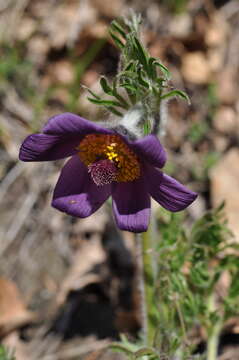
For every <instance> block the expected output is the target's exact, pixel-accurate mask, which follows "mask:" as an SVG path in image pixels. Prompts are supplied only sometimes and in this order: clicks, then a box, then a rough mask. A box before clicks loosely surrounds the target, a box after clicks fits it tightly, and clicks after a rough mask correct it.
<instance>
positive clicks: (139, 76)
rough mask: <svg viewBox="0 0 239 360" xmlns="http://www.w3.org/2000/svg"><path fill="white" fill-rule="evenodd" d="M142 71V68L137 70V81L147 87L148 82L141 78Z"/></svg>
mask: <svg viewBox="0 0 239 360" xmlns="http://www.w3.org/2000/svg"><path fill="white" fill-rule="evenodd" d="M143 73H144V71H143V70H142V69H140V70H139V72H138V81H139V83H140V84H141V85H142V86H144V87H146V88H147V89H148V88H149V83H148V82H147V81H146V80H145V79H144V78H143Z"/></svg>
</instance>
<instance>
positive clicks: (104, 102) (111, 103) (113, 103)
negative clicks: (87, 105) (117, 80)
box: [87, 97, 123, 107]
mask: <svg viewBox="0 0 239 360" xmlns="http://www.w3.org/2000/svg"><path fill="white" fill-rule="evenodd" d="M87 99H88V100H89V101H90V102H92V103H93V104H96V105H103V106H120V107H123V106H122V104H120V103H119V102H118V101H114V100H100V99H92V98H89V97H88V98H87Z"/></svg>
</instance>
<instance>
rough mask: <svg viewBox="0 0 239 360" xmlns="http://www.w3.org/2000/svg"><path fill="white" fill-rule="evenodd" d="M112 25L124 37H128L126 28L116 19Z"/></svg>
mask: <svg viewBox="0 0 239 360" xmlns="http://www.w3.org/2000/svg"><path fill="white" fill-rule="evenodd" d="M111 27H112V28H113V29H114V30H115V31H117V32H118V33H119V34H120V35H121V36H122V37H123V38H124V39H126V38H127V36H126V32H125V30H124V29H123V28H122V26H121V25H120V24H119V23H118V22H117V21H116V20H113V21H112V23H111Z"/></svg>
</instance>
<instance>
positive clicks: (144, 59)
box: [133, 36, 148, 71]
mask: <svg viewBox="0 0 239 360" xmlns="http://www.w3.org/2000/svg"><path fill="white" fill-rule="evenodd" d="M133 40H134V43H135V48H136V52H137V55H138V56H137V57H138V59H139V61H140V63H141V64H142V65H143V66H144V69H145V70H146V71H147V69H148V54H147V52H146V51H145V49H144V47H143V45H142V44H141V43H140V42H139V40H138V39H137V37H135V36H134V37H133Z"/></svg>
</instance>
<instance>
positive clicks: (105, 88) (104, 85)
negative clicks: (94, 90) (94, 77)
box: [100, 77, 113, 95]
mask: <svg viewBox="0 0 239 360" xmlns="http://www.w3.org/2000/svg"><path fill="white" fill-rule="evenodd" d="M100 85H101V87H102V89H103V91H104V92H105V93H106V94H108V95H113V91H112V89H111V87H110V86H109V84H108V82H107V80H106V79H105V78H104V77H101V79H100Z"/></svg>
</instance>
